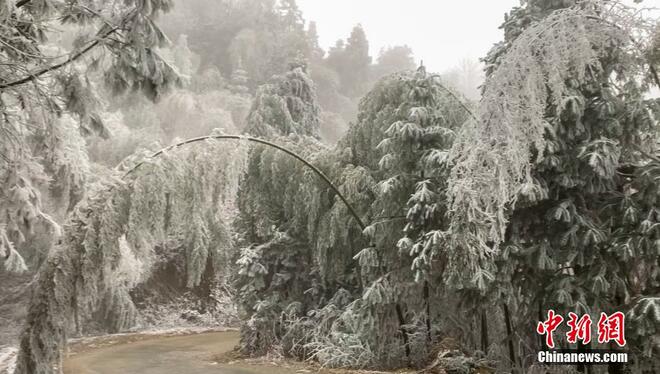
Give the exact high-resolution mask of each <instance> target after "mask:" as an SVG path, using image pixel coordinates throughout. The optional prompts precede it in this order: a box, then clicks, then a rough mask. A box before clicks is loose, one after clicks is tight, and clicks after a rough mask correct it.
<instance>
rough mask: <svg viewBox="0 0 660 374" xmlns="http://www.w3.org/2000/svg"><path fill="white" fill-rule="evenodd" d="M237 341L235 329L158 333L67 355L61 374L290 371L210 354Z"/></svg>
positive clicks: (286, 373) (285, 373)
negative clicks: (171, 334) (221, 360)
mask: <svg viewBox="0 0 660 374" xmlns="http://www.w3.org/2000/svg"><path fill="white" fill-rule="evenodd" d="M237 343H238V333H237V332H234V331H229V332H212V333H203V334H197V335H187V336H177V337H158V338H153V339H149V340H143V341H138V342H133V343H127V344H120V345H115V346H108V347H101V348H97V349H91V350H87V351H83V352H81V353H77V354H74V355H71V356H70V357H69V358H68V359H67V360H66V361H65V362H64V373H65V374H290V373H295V372H296V370H295V369H291V368H278V367H275V366H249V365H244V364H237V365H225V364H218V363H215V362H213V360H212V357H213V356H215V355H218V354H220V353H223V352H228V351H230V350H232V349H233V348H234V346H236V344H237Z"/></svg>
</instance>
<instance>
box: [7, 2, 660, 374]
mask: <svg viewBox="0 0 660 374" xmlns="http://www.w3.org/2000/svg"><path fill="white" fill-rule="evenodd" d="M175 5H176V7H174V6H175ZM0 20H2V22H3V24H2V27H1V28H0V56H1V57H2V61H3V62H0V158H1V160H2V162H1V163H0V179H1V180H2V181H3V185H2V188H1V189H0V258H2V259H3V265H4V266H3V267H4V269H3V273H2V276H3V277H4V276H6V275H7V274H11V276H12V277H14V276H16V277H18V276H19V275H18V274H20V273H26V272H27V273H28V275H29V277H32V275H33V272H36V274H35V275H34V282H31V283H33V284H32V285H31V286H30V287H31V291H30V292H31V301H30V305H29V308H28V312H27V316H23V317H22V318H25V319H26V320H27V323H26V324H25V330H24V331H23V333H22V335H21V338H20V352H19V354H18V361H17V367H16V373H17V374H33V373H38V374H42V373H43V374H48V373H53V372H54V370H55V369H54V368H55V367H57V366H58V365H61V362H62V359H63V357H64V356H63V353H64V348H65V345H66V341H67V338H68V337H70V336H80V335H85V334H89V333H94V332H97V333H98V332H119V331H126V330H128V329H131V328H134V327H136V326H137V327H144V324H147V323H146V322H145V321H146V318H145V316H146V315H149V314H150V313H153V311H154V308H155V307H156V305H155V304H159V303H167V302H170V303H171V301H172V300H171V299H173V298H175V297H184V300H186V301H189V300H193V301H194V302H195V303H196V305H197V307H196V308H197V309H196V310H195V312H196V313H198V314H200V313H205V315H212V314H213V313H216V312H217V311H218V299H219V298H218V296H217V294H218V292H222V293H223V295H225V296H226V297H227V298H229V299H230V300H231V304H232V305H233V307H234V309H235V310H236V315H237V318H238V319H239V320H240V332H241V340H240V345H239V348H240V352H241V353H242V354H244V355H246V356H260V355H266V354H278V355H281V356H284V357H290V358H294V359H298V360H312V361H316V362H318V363H319V364H321V365H322V366H324V367H342V368H368V369H395V368H403V367H409V368H415V369H420V368H425V367H429V365H430V366H433V367H438V368H440V369H439V370H444V369H442V368H451V367H454V368H457V369H456V370H464V371H463V372H471V370H481V369H483V370H491V371H487V372H494V371H500V372H506V371H508V372H517V373H520V372H543V370H545V368H544V367H543V365H541V364H539V363H536V361H535V360H532V363H530V357H534V355H535V353H536V352H538V351H539V350H545V349H547V348H548V347H547V345H546V344H545V343H544V342H543V341H541V340H540V339H539V336H538V335H537V334H536V328H535V326H536V322H537V321H538V320H543V319H544V312H545V311H546V310H548V309H552V310H554V311H557V312H558V313H562V314H565V313H568V312H575V313H580V314H587V315H592V316H598V315H600V314H601V313H612V312H615V311H622V312H625V314H626V316H627V320H626V323H627V329H626V331H625V333H626V336H627V341H628V346H627V347H626V349H628V350H629V352H631V357H632V358H631V361H632V362H631V363H630V367H632V368H633V370H635V371H636V372H649V373H650V372H655V371H657V370H660V359H659V357H660V356H659V355H660V345H659V343H658V339H657V336H658V334H659V333H660V330H658V326H659V325H660V210H659V208H658V206H659V204H658V201H659V199H660V134H659V129H660V127H659V123H658V118H659V116H660V100H659V99H658V98H656V97H653V95H652V94H651V92H652V90H653V89H658V88H660V79H659V77H658V70H659V69H660V54H659V53H658V50H659V46H660V30H659V28H658V25H659V23H658V20H657V19H651V18H646V17H645V13H644V12H638V11H637V10H636V8H633V7H629V6H627V5H624V4H623V3H620V2H617V1H597V0H589V1H573V0H561V1H542V0H527V1H524V2H523V3H522V5H521V6H520V7H516V8H514V9H513V10H511V12H509V13H508V14H507V16H506V18H505V22H504V24H503V25H502V28H503V30H504V40H503V41H501V42H500V43H498V44H496V45H494V46H493V48H492V49H491V51H490V52H489V53H488V54H487V55H486V56H485V57H484V58H483V63H484V66H485V70H484V74H485V79H484V81H483V84H482V86H481V87H480V89H479V90H480V92H477V90H476V89H475V87H472V88H473V89H472V90H468V89H465V87H462V84H461V82H470V81H471V80H473V79H474V75H471V74H472V73H474V71H473V70H474V66H472V65H470V64H469V63H468V62H467V61H466V62H465V63H464V64H463V66H462V67H460V68H458V69H456V70H455V71H453V72H450V74H444V75H443V74H435V73H432V72H429V71H427V67H425V66H424V65H423V64H419V65H418V64H417V63H416V61H415V59H414V57H413V56H414V55H413V51H412V49H411V48H410V47H408V46H405V45H404V46H392V47H389V48H385V49H383V50H382V51H381V52H380V55H379V56H377V57H376V58H373V57H372V56H371V55H370V53H369V50H370V49H369V41H368V38H367V31H366V30H365V29H364V27H363V26H362V25H356V26H355V27H354V29H353V30H352V32H351V33H350V35H349V36H348V37H347V39H346V40H339V41H337V43H336V44H335V45H334V46H333V47H332V48H330V49H329V50H328V51H327V52H326V51H324V50H323V49H322V48H321V47H320V46H319V41H318V39H319V36H318V32H317V29H316V24H315V23H313V22H306V21H305V19H304V18H303V15H302V13H301V11H300V10H299V9H298V6H297V4H296V2H295V1H294V0H280V1H274V0H244V1H238V2H237V1H229V0H227V1H224V0H223V1H209V0H196V1H192V2H190V3H189V4H188V3H187V2H186V3H185V4H184V3H183V2H182V1H178V2H172V1H166V0H139V1H137V0H136V1H132V0H127V1H123V2H117V3H115V2H111V3H105V2H96V1H85V0H73V1H66V2H59V1H50V0H31V1H30V0H22V1H3V0H0ZM44 20H51V21H44ZM53 20H57V21H56V22H55V21H53ZM55 24H57V26H58V27H61V28H62V29H63V30H65V31H66V32H61V36H59V39H57V36H56V35H58V34H57V33H56V32H55V31H53V28H54V25H55ZM74 34H75V35H76V37H75V38H70V37H69V35H74ZM166 35H170V37H171V38H172V39H171V40H170V39H169V38H168V37H167V36H166ZM439 48H441V46H439ZM468 86H469V84H468ZM475 99H477V100H475ZM185 139H189V140H185ZM24 283H26V284H22V288H21V292H23V293H25V294H27V289H28V285H27V283H28V282H24ZM157 285H160V287H159V286H157ZM181 295H184V296H181ZM163 300H167V301H166V302H165V301H163ZM152 304H153V305H152ZM559 339H560V341H559V342H558V344H560V346H561V347H562V348H573V349H578V350H582V349H585V348H610V347H609V346H606V345H599V344H595V343H592V345H591V346H589V347H585V346H584V345H580V344H575V343H572V342H570V341H568V340H567V339H566V338H565V337H561V338H559ZM607 370H609V371H610V372H616V371H614V370H619V369H618V368H617V367H615V366H612V367H607Z"/></svg>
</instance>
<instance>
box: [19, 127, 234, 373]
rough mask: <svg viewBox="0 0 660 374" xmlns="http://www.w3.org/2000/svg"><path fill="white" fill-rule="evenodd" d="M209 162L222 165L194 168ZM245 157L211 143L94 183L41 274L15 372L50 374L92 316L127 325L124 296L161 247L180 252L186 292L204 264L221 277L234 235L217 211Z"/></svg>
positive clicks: (131, 312) (131, 313)
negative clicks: (72, 335) (69, 339)
mask: <svg viewBox="0 0 660 374" xmlns="http://www.w3.org/2000/svg"><path fill="white" fill-rule="evenodd" d="M208 159H214V160H218V161H219V162H214V163H205V162H200V160H208ZM241 159H246V150H245V148H244V147H242V146H241V147H238V148H236V149H235V150H228V149H227V147H225V146H224V144H218V143H217V142H216V141H212V140H210V141H207V142H206V144H205V145H204V146H202V147H199V148H198V149H192V150H188V151H185V152H184V151H181V152H178V151H177V152H174V151H172V152H171V153H170V152H168V153H166V154H164V155H163V156H161V157H160V158H158V159H157V160H156V161H153V162H149V168H146V167H142V168H140V169H137V170H135V171H132V170H134V168H132V169H130V170H131V171H129V174H128V177H127V178H125V179H124V180H119V179H115V178H111V179H108V180H105V181H102V182H99V183H98V184H97V185H95V187H94V190H93V191H92V192H90V194H89V197H88V198H87V199H85V200H84V201H83V202H82V203H81V204H79V205H78V207H77V208H76V211H75V212H74V214H73V215H72V216H71V218H70V219H69V221H68V223H67V230H66V234H65V236H64V237H63V238H62V240H61V242H60V244H59V245H58V246H57V247H56V248H55V249H54V250H53V251H52V252H51V254H50V255H49V258H48V259H47V261H46V263H45V265H44V266H43V267H42V269H41V270H40V273H39V276H38V281H37V284H36V286H35V290H34V295H33V301H32V304H31V306H30V309H29V313H28V323H27V329H26V331H25V332H24V333H23V336H22V339H21V351H20V355H19V357H18V365H17V371H16V373H19V374H22V373H26V374H28V373H29V374H34V373H37V374H41V373H52V372H53V371H52V365H53V364H58V363H60V362H61V359H62V353H63V352H62V350H63V347H64V346H65V341H66V336H67V335H68V334H69V333H70V332H71V331H72V327H75V328H76V329H77V330H78V331H80V329H81V326H80V325H81V324H84V323H85V321H87V320H89V319H90V318H92V317H94V318H95V319H99V318H101V319H102V320H104V321H105V323H104V325H105V328H106V329H108V330H109V331H121V330H123V329H126V328H127V327H129V326H131V324H132V323H133V322H134V319H135V317H136V310H135V306H134V305H133V302H132V300H131V297H130V294H129V292H130V291H131V290H133V289H134V288H135V287H136V286H137V285H138V284H140V283H141V282H144V281H145V280H147V279H148V278H149V276H150V272H151V270H152V268H153V266H154V264H155V263H157V262H158V261H159V259H158V258H157V257H156V254H155V252H154V249H155V248H156V247H158V246H161V247H164V248H180V247H183V248H185V264H184V268H185V275H186V282H187V284H188V286H189V287H195V286H197V285H199V284H200V282H201V281H202V274H203V272H204V271H205V269H206V268H207V266H208V265H210V266H211V267H212V269H213V273H214V274H215V273H218V272H220V271H221V270H223V269H224V270H226V269H227V266H228V265H229V262H228V260H227V259H228V258H231V253H232V249H231V248H232V244H231V243H232V238H231V235H230V232H229V228H228V225H227V222H225V221H224V217H223V215H222V211H223V210H224V209H226V208H225V206H227V205H230V204H231V201H232V200H233V196H234V195H235V194H236V190H237V188H238V185H237V181H238V180H240V176H241V175H242V165H243V164H244V163H243V162H241V161H240V160H241Z"/></svg>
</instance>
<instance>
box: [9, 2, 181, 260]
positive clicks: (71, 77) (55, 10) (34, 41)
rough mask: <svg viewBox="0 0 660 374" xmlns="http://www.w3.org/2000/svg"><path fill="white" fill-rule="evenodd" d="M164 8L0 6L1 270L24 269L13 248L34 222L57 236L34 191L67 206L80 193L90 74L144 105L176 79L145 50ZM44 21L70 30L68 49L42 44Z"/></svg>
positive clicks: (94, 118)
mask: <svg viewBox="0 0 660 374" xmlns="http://www.w3.org/2000/svg"><path fill="white" fill-rule="evenodd" d="M170 6H171V3H170V2H169V1H161V0H153V1H125V2H123V3H122V4H121V5H117V6H114V5H110V4H105V5H104V4H100V3H98V2H94V1H68V2H66V4H64V3H63V2H59V1H19V2H15V1H2V2H1V3H0V22H1V23H2V25H3V27H2V29H1V30H0V39H2V41H3V42H2V45H0V58H1V59H2V60H3V63H2V64H1V65H0V157H2V159H3V162H2V163H0V180H1V181H2V186H3V187H2V191H1V192H0V212H2V215H1V216H0V237H2V238H3V243H4V244H3V246H2V251H1V252H2V254H3V255H4V256H3V259H8V260H10V261H9V262H7V263H6V268H11V269H14V270H24V269H25V267H24V266H23V264H22V263H23V260H22V259H20V258H19V257H20V255H19V254H18V252H17V250H16V248H17V247H18V246H20V245H21V244H22V243H23V242H24V241H25V239H26V238H27V237H29V236H30V234H31V233H32V232H33V229H34V227H35V226H36V225H41V226H43V225H45V226H46V227H51V228H52V230H53V231H54V232H56V231H57V228H56V227H55V225H54V224H53V223H54V222H53V220H52V219H51V218H50V217H49V216H48V215H47V214H46V213H45V211H46V209H45V208H44V206H43V204H42V192H43V190H47V189H48V188H49V187H50V188H51V189H52V190H53V192H54V195H55V196H54V197H56V198H61V199H65V201H64V202H63V204H64V206H67V207H71V206H72V205H73V204H74V203H75V202H77V200H78V199H79V198H80V196H81V195H82V189H83V185H84V180H85V178H86V175H85V173H86V170H87V169H88V166H87V164H86V160H87V158H86V154H85V152H84V141H83V140H82V139H81V138H80V136H79V135H77V134H76V132H80V133H81V134H83V135H88V134H91V133H96V134H100V135H106V130H105V126H104V124H103V121H102V117H101V115H100V112H102V110H103V107H102V103H101V102H100V100H99V98H98V97H97V95H96V94H95V90H96V85H95V83H94V79H93V78H92V77H93V76H94V75H95V74H97V75H98V74H100V73H99V72H96V73H95V70H98V69H100V68H102V69H103V73H102V74H103V76H104V78H105V83H106V85H107V86H108V87H109V88H110V89H111V90H112V91H113V92H115V93H122V92H125V91H127V90H128V89H133V90H139V91H141V92H143V93H144V94H146V95H147V96H148V97H149V98H151V99H153V100H156V99H158V98H159V97H161V96H162V94H163V92H165V91H166V90H167V89H168V88H169V87H171V86H173V85H175V84H177V83H178V82H179V77H178V74H177V73H176V71H175V70H174V69H173V68H172V66H170V65H169V64H168V63H166V62H165V61H164V60H163V59H162V58H160V56H159V55H158V53H157V52H156V50H155V49H156V48H157V47H159V46H163V45H165V43H166V42H167V39H166V37H165V35H164V34H163V33H162V32H161V31H160V29H159V28H158V27H157V26H156V24H155V23H154V18H155V17H157V16H158V15H159V14H160V13H162V12H164V11H167V10H169V8H170ZM50 19H57V20H58V22H59V23H61V24H62V25H65V26H67V27H71V28H72V29H76V30H78V31H80V34H79V36H78V37H77V38H76V39H75V41H74V42H73V46H72V47H71V50H70V51H69V52H66V51H62V50H61V49H58V48H56V47H55V46H53V45H48V37H49V36H51V33H50V32H49V30H50V28H51V26H50V23H49V21H48V20H50ZM83 61H85V62H86V64H82V63H81V62H83ZM83 65H85V66H83ZM74 120H75V121H77V123H74V122H73V121H74Z"/></svg>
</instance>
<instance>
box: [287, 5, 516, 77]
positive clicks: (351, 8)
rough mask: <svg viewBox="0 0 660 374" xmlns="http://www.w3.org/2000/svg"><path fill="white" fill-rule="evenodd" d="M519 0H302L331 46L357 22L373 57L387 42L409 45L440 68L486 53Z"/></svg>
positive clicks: (431, 65) (323, 42) (426, 61)
mask: <svg viewBox="0 0 660 374" xmlns="http://www.w3.org/2000/svg"><path fill="white" fill-rule="evenodd" d="M519 4H520V1H519V0H453V1H446V0H445V1H442V0H331V1H327V0H298V5H299V6H300V8H301V9H302V11H303V15H304V17H305V19H307V20H309V21H316V23H317V26H318V31H319V37H320V40H321V46H322V47H323V48H324V49H325V50H326V51H327V49H328V47H329V46H332V45H334V44H335V41H336V40H337V39H345V38H347V37H348V35H349V34H350V32H351V29H352V28H353V26H354V25H356V24H357V23H361V24H362V26H363V27H364V29H365V31H366V33H367V38H368V39H369V43H370V47H371V55H372V56H373V57H374V59H375V58H376V57H377V56H378V51H380V49H381V48H382V47H385V46H388V45H398V44H408V45H409V46H410V47H412V49H413V51H414V52H415V57H416V58H417V59H418V60H419V59H420V58H421V59H423V60H424V64H425V65H426V66H428V67H429V68H430V70H432V71H435V72H443V71H445V70H447V69H450V68H452V67H454V66H456V65H458V63H459V62H460V61H461V60H462V59H464V58H471V59H475V60H476V59H478V58H480V57H483V56H484V55H485V54H486V52H488V50H489V49H490V47H491V46H492V45H493V43H496V42H498V41H500V40H502V38H503V33H502V30H500V29H499V28H498V27H499V26H500V25H501V24H502V22H503V21H504V13H505V12H507V11H509V10H510V9H511V8H512V7H514V6H517V5H519Z"/></svg>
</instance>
